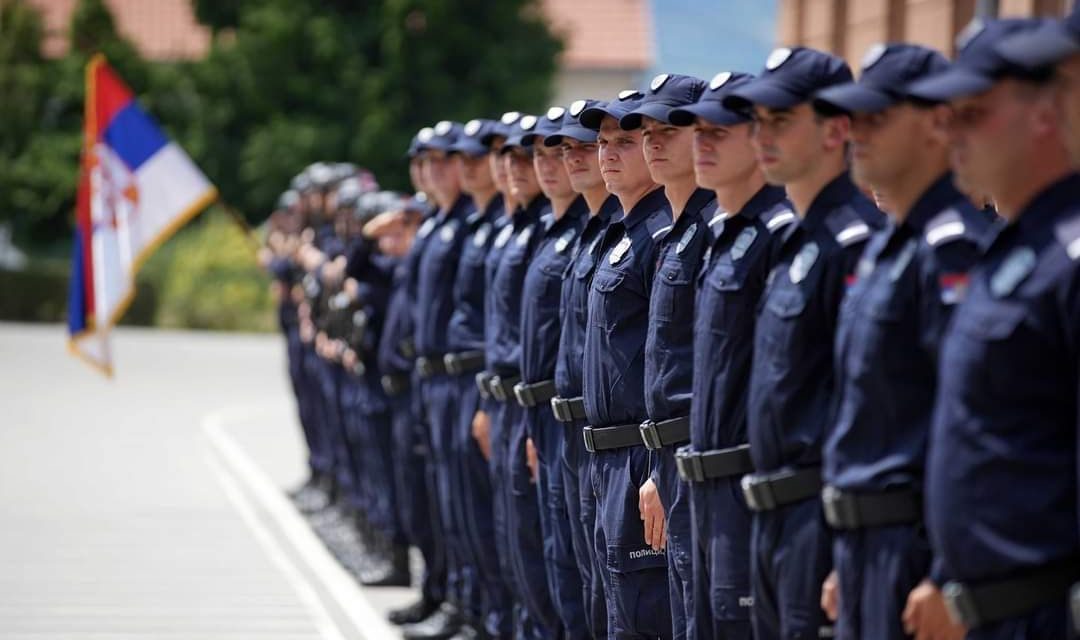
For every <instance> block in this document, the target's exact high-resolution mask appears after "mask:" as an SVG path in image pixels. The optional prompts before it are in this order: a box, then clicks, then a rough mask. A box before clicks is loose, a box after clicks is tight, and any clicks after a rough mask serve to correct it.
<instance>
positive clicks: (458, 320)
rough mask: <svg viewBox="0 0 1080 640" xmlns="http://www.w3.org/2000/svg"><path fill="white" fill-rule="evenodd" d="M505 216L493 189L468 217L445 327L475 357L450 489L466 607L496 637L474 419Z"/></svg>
mask: <svg viewBox="0 0 1080 640" xmlns="http://www.w3.org/2000/svg"><path fill="white" fill-rule="evenodd" d="M504 216H505V209H504V204H503V197H502V195H501V194H497V195H496V196H495V197H494V198H492V200H491V201H490V202H489V203H488V204H487V205H486V206H485V207H484V210H483V211H478V212H476V213H474V214H472V215H471V216H470V217H469V219H468V220H467V225H468V236H467V237H466V238H465V244H464V246H463V247H462V250H461V259H460V261H459V263H458V268H457V276H456V277H455V279H454V313H453V315H451V316H450V326H449V327H448V328H447V334H448V335H447V339H448V343H449V349H450V351H451V352H452V353H456V354H458V355H459V356H462V357H464V356H469V357H472V356H476V357H477V360H478V364H477V365H474V366H473V367H470V368H467V369H464V370H461V371H460V373H457V375H455V376H453V379H454V383H455V386H456V393H457V396H458V402H459V405H460V411H459V416H458V421H457V425H456V428H455V431H454V433H453V436H452V438H453V439H452V442H451V463H452V464H453V465H454V466H455V467H456V473H455V476H454V479H455V480H456V481H457V483H458V484H457V486H456V488H455V489H454V494H455V496H456V498H457V502H458V505H457V507H458V510H457V511H458V512H457V514H456V517H457V521H458V528H459V529H460V530H461V531H462V532H463V533H464V538H465V539H464V542H465V547H464V548H465V550H466V551H467V552H468V557H467V563H466V567H465V573H466V579H465V582H466V591H467V593H468V594H469V597H468V598H467V602H466V606H467V607H468V608H469V611H467V612H466V614H467V616H468V617H469V618H472V619H475V620H476V625H477V626H480V627H483V628H485V629H487V631H488V632H489V633H491V634H492V635H494V636H505V635H508V634H509V633H511V631H512V622H513V620H512V619H511V617H512V616H511V614H512V612H511V604H510V594H509V592H508V591H507V586H506V579H505V577H504V576H503V574H502V573H501V570H500V567H499V561H498V556H497V555H496V554H492V553H491V549H492V548H493V547H494V546H495V530H494V525H493V523H492V489H491V474H490V471H489V468H488V462H487V460H485V459H484V456H483V454H482V453H481V451H480V447H479V445H477V443H476V440H475V439H474V438H473V435H472V424H473V418H474V416H475V415H476V412H477V410H478V409H479V408H480V392H479V390H478V389H477V387H476V384H475V377H474V376H475V373H476V372H477V371H479V370H480V369H483V353H484V295H485V291H486V286H485V281H484V279H485V268H484V267H485V266H484V260H485V258H486V257H487V254H488V250H489V249H490V248H491V245H492V243H493V242H494V239H495V233H494V232H493V229H494V228H495V224H496V222H497V221H498V220H499V219H501V218H503V217H504Z"/></svg>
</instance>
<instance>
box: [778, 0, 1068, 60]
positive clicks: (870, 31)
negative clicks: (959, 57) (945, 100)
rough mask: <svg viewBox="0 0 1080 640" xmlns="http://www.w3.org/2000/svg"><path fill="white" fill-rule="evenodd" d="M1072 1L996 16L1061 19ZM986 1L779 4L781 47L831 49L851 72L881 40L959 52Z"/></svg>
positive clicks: (1022, 3) (1009, 2)
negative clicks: (957, 42) (958, 41)
mask: <svg viewBox="0 0 1080 640" xmlns="http://www.w3.org/2000/svg"><path fill="white" fill-rule="evenodd" d="M1072 2H1073V0H997V2H996V4H997V15H999V16H1001V17H1006V16H1008V17H1012V16H1032V15H1041V16H1060V15H1063V14H1064V13H1065V11H1066V10H1067V9H1068V8H1070V7H1071V5H1072ZM994 4H995V3H994V2H992V1H991V2H986V1H985V0H982V1H981V2H980V1H978V0H780V6H779V11H778V19H777V43H778V45H781V46H784V45H786V46H791V45H796V44H799V45H804V46H809V47H814V48H817V49H823V50H825V51H831V52H833V53H836V54H838V55H841V56H843V57H844V58H845V59H847V61H848V63H849V64H851V65H852V67H853V68H858V66H859V61H860V60H861V59H862V57H863V54H864V53H865V52H866V50H867V49H869V48H870V46H871V45H873V44H875V43H877V42H891V41H900V40H903V41H907V42H914V43H918V44H922V45H926V46H929V47H933V48H935V49H938V50H939V51H942V52H944V53H946V54H948V55H950V56H951V55H952V54H953V53H955V51H954V46H953V41H954V39H955V37H956V34H957V33H959V32H960V30H962V29H963V28H964V26H965V25H967V23H968V22H970V21H971V19H972V18H973V17H974V16H975V13H976V11H977V10H978V9H979V7H980V5H982V6H984V7H989V6H992V5H994Z"/></svg>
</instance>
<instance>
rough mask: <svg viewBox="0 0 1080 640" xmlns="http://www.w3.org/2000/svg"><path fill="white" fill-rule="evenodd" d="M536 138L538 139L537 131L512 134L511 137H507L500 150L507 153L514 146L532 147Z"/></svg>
mask: <svg viewBox="0 0 1080 640" xmlns="http://www.w3.org/2000/svg"><path fill="white" fill-rule="evenodd" d="M535 139H536V134H535V133H526V134H518V135H513V136H510V137H509V138H507V139H506V142H505V143H503V146H502V149H501V150H500V152H501V153H506V152H507V151H509V150H510V149H512V148H513V147H522V148H524V149H528V148H530V147H532V144H533V140H535Z"/></svg>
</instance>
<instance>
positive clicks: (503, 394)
mask: <svg viewBox="0 0 1080 640" xmlns="http://www.w3.org/2000/svg"><path fill="white" fill-rule="evenodd" d="M519 382H521V376H516V375H513V374H510V375H506V376H501V375H498V374H496V375H493V376H491V379H490V380H488V391H490V392H491V397H492V398H495V399H496V400H498V401H499V402H506V401H508V400H510V399H511V398H513V397H514V385H515V384H517V383H519Z"/></svg>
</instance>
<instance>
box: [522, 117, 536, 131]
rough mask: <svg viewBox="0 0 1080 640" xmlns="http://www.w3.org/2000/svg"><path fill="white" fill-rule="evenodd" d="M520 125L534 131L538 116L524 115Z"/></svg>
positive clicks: (524, 128) (525, 129) (526, 129)
mask: <svg viewBox="0 0 1080 640" xmlns="http://www.w3.org/2000/svg"><path fill="white" fill-rule="evenodd" d="M518 126H519V127H521V128H522V129H523V130H524V131H532V130H533V127H535V126H536V116H522V118H521V121H520V122H518Z"/></svg>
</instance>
